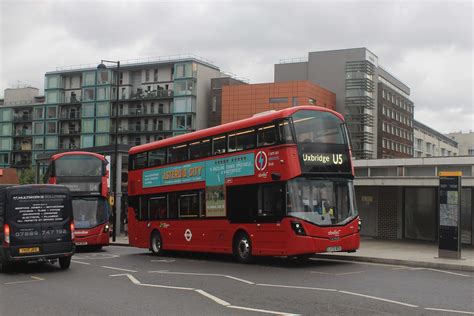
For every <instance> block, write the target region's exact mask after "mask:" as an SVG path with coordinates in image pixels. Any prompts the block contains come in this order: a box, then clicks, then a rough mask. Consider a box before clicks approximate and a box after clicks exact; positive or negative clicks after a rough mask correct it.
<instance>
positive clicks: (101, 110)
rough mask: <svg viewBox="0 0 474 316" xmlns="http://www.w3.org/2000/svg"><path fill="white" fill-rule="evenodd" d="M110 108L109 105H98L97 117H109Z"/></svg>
mask: <svg viewBox="0 0 474 316" xmlns="http://www.w3.org/2000/svg"><path fill="white" fill-rule="evenodd" d="M109 114H110V106H109V104H108V103H97V116H109Z"/></svg>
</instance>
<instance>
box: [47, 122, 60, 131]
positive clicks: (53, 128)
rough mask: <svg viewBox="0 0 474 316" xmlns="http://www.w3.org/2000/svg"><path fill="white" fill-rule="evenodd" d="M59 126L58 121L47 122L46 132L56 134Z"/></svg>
mask: <svg viewBox="0 0 474 316" xmlns="http://www.w3.org/2000/svg"><path fill="white" fill-rule="evenodd" d="M57 126H58V124H57V123H56V122H46V133H47V134H56V133H57Z"/></svg>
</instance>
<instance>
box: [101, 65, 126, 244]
mask: <svg viewBox="0 0 474 316" xmlns="http://www.w3.org/2000/svg"><path fill="white" fill-rule="evenodd" d="M104 63H112V64H116V65H117V78H116V81H117V82H116V91H115V92H116V95H115V97H116V98H115V102H116V104H117V105H116V108H115V110H116V111H115V143H114V154H113V158H112V161H113V164H112V175H111V176H112V181H111V182H110V183H111V187H112V189H113V190H114V191H113V196H114V205H113V212H112V218H113V223H114V229H113V231H112V241H115V239H116V238H117V228H118V227H120V217H119V218H117V213H120V212H117V190H120V193H122V188H121V184H120V183H118V182H117V177H118V172H119V170H118V168H120V172H121V171H122V166H121V165H120V166H118V163H117V161H118V107H119V106H118V105H119V87H120V61H113V60H104V59H103V60H101V62H100V64H99V65H98V66H97V69H99V70H105V69H107V66H106V65H105V64H104ZM110 113H111V114H112V113H113V106H112V103H111V104H110ZM120 161H121V160H120ZM119 186H120V187H119ZM119 207H121V206H119Z"/></svg>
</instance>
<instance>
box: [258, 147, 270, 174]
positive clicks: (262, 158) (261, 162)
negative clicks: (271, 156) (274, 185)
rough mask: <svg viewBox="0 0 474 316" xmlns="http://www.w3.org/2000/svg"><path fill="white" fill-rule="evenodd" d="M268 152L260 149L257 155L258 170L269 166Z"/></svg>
mask: <svg viewBox="0 0 474 316" xmlns="http://www.w3.org/2000/svg"><path fill="white" fill-rule="evenodd" d="M267 162H268V159H267V154H266V153H265V152H264V151H259V152H258V153H257V155H256V156H255V168H257V170H258V171H262V170H264V169H265V168H266V167H267Z"/></svg>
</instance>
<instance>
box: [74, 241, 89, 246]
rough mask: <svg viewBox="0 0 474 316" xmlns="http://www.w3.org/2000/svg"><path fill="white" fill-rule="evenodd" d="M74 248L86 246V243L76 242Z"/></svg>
mask: <svg viewBox="0 0 474 316" xmlns="http://www.w3.org/2000/svg"><path fill="white" fill-rule="evenodd" d="M75 244H76V246H87V241H76V242H75Z"/></svg>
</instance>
